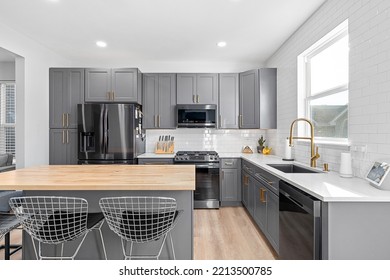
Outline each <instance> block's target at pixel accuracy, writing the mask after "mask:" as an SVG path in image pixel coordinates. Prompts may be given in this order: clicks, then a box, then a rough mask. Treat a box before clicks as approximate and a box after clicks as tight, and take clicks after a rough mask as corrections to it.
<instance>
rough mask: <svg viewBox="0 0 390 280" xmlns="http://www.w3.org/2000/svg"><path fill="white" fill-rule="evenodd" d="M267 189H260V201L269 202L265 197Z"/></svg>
mask: <svg viewBox="0 0 390 280" xmlns="http://www.w3.org/2000/svg"><path fill="white" fill-rule="evenodd" d="M266 191H267V190H266V189H263V188H261V189H260V201H261V202H263V203H266V202H267V200H266V199H265V192H266Z"/></svg>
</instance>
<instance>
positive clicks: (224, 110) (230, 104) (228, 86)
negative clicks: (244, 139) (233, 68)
mask: <svg viewBox="0 0 390 280" xmlns="http://www.w3.org/2000/svg"><path fill="white" fill-rule="evenodd" d="M218 110H219V121H218V128H239V123H238V121H239V78H238V74H237V73H232V74H219V92H218Z"/></svg>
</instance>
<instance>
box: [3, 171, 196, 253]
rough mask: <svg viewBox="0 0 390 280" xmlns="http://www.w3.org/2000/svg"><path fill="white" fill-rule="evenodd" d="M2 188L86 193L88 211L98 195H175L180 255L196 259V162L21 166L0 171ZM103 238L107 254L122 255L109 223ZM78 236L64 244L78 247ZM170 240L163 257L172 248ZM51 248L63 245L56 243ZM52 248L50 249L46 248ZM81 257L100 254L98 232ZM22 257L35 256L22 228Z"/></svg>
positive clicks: (143, 249) (147, 247) (142, 249)
mask: <svg viewBox="0 0 390 280" xmlns="http://www.w3.org/2000/svg"><path fill="white" fill-rule="evenodd" d="M0 182H1V183H0V190H23V191H24V195H26V196H30V195H53V196H73V197H82V198H85V199H86V200H87V201H88V206H89V211H90V212H100V207H99V199H100V198H101V197H110V196H163V197H173V198H175V199H176V201H177V207H178V209H180V210H184V213H183V216H182V217H181V218H180V220H179V221H178V224H177V225H176V227H175V228H174V230H173V231H172V238H173V241H174V244H175V253H176V258H177V259H184V260H188V259H192V258H193V191H194V189H195V167H194V166H193V165H185V166H184V165H183V166H177V165H164V166H160V165H153V166H145V165H50V166H38V167H32V168H25V169H18V170H15V171H10V172H7V173H2V174H0ZM102 230H103V237H104V241H105V244H106V250H107V257H108V259H123V256H122V249H121V242H120V238H119V237H118V236H117V235H116V234H115V233H113V232H112V231H111V230H110V229H109V228H108V226H107V224H106V223H105V224H104V226H103V229H102ZM78 241H79V240H76V241H74V242H72V243H70V244H67V245H66V246H65V253H66V252H67V250H72V249H74V247H75V246H77V244H78ZM141 245H142V246H136V247H134V248H133V250H134V253H135V254H149V253H150V252H152V251H153V249H155V248H156V246H157V245H158V244H154V243H151V244H141ZM168 245H169V243H166V245H165V246H164V249H163V251H162V253H161V257H160V259H168V258H170V256H171V252H170V250H169V249H168V248H169V246H168ZM57 247H58V248H55V249H53V250H57V249H58V250H60V246H57ZM45 249H47V250H50V249H49V248H45ZM76 258H77V259H88V260H93V259H102V258H103V252H102V249H101V245H100V242H99V239H98V232H97V231H92V232H91V233H89V234H88V236H87V238H86V239H85V241H84V244H83V245H82V247H81V249H80V251H79V253H78V255H77V257H76ZM23 259H35V255H34V251H33V247H32V244H31V239H30V237H29V236H28V234H26V233H23Z"/></svg>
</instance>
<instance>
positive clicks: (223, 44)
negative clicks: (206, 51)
mask: <svg viewBox="0 0 390 280" xmlns="http://www.w3.org/2000/svg"><path fill="white" fill-rule="evenodd" d="M217 46H218V47H220V48H223V47H226V42H223V41H222V42H218V43H217Z"/></svg>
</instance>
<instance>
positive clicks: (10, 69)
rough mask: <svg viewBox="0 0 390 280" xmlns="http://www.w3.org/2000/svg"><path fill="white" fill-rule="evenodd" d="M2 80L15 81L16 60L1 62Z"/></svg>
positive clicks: (0, 75)
mask: <svg viewBox="0 0 390 280" xmlns="http://www.w3.org/2000/svg"><path fill="white" fill-rule="evenodd" d="M0 81H15V62H0Z"/></svg>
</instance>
